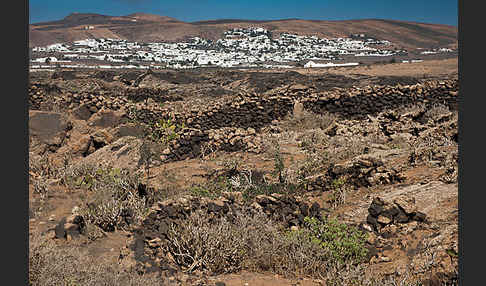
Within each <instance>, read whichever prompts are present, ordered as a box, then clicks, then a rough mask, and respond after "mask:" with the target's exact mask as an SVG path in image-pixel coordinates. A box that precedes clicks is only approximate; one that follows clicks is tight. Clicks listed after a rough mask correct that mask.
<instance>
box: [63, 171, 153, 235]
mask: <svg viewBox="0 0 486 286" xmlns="http://www.w3.org/2000/svg"><path fill="white" fill-rule="evenodd" d="M65 181H66V182H67V184H68V185H70V186H72V187H77V188H83V189H86V190H88V191H90V193H89V199H88V200H86V202H85V204H84V205H83V206H82V207H81V209H80V214H81V215H82V216H83V217H84V218H85V220H86V221H87V222H88V223H92V224H94V225H96V226H98V227H100V228H101V229H103V230H105V231H113V230H115V229H116V228H117V227H123V226H127V225H130V224H133V223H136V222H138V221H140V220H141V219H142V218H143V216H144V215H145V214H146V212H147V206H146V197H140V196H139V195H138V194H137V193H136V190H137V188H138V186H139V176H138V175H136V174H131V173H129V172H128V171H127V170H121V169H117V168H112V167H103V166H96V165H94V164H81V165H76V166H74V167H72V168H71V169H70V172H69V173H68V174H67V176H66V177H65Z"/></svg>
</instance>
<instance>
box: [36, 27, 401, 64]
mask: <svg viewBox="0 0 486 286" xmlns="http://www.w3.org/2000/svg"><path fill="white" fill-rule="evenodd" d="M388 45H390V42H388V41H381V40H376V39H371V38H367V37H365V36H364V35H362V34H361V35H359V37H349V38H335V39H324V38H318V37H316V36H299V35H294V34H288V33H284V34H281V35H280V37H279V38H277V39H273V37H272V34H271V32H270V31H268V30H266V29H264V28H259V27H250V28H236V29H232V30H228V31H226V32H225V33H224V35H223V38H221V39H219V40H217V41H211V40H207V39H202V38H199V37H194V38H191V39H189V40H188V41H186V42H178V43H137V42H128V41H126V40H122V39H86V40H80V41H75V42H73V43H70V44H67V43H59V44H53V45H49V46H46V47H35V48H32V59H31V68H45V67H46V66H50V67H52V64H54V63H55V64H56V65H57V66H60V67H83V68H86V67H88V66H90V64H87V61H88V62H89V61H91V62H93V60H94V61H95V62H96V61H100V64H95V67H98V68H195V67H208V66H217V67H267V68H268V67H270V68H271V67H292V66H295V64H296V63H302V62H307V66H309V67H313V66H319V64H315V63H313V62H312V61H333V60H338V59H340V56H342V55H351V56H353V55H354V56H356V57H359V56H392V55H395V54H396V53H400V52H403V51H396V50H386V49H380V48H378V47H386V46H388ZM46 53H47V54H49V53H56V55H58V58H57V57H54V56H51V55H49V56H45V55H46ZM36 55H44V57H40V56H38V57H37V58H35V56H36ZM59 55H60V56H59ZM311 62H312V63H311ZM354 64H355V63H351V65H354ZM91 65H93V64H91ZM335 65H337V64H333V63H332V62H328V63H326V64H321V66H335Z"/></svg>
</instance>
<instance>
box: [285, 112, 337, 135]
mask: <svg viewBox="0 0 486 286" xmlns="http://www.w3.org/2000/svg"><path fill="white" fill-rule="evenodd" d="M335 118H336V117H335V116H333V115H332V114H330V113H327V112H324V113H321V114H318V113H313V112H310V111H307V110H304V111H303V112H302V113H301V114H299V116H294V115H292V114H290V115H289V116H288V117H287V118H286V119H285V120H283V121H281V122H280V123H279V127H281V128H282V129H284V130H293V131H302V130H308V129H322V130H325V129H326V128H327V127H329V126H330V125H331V124H332V123H333V122H334V121H335Z"/></svg>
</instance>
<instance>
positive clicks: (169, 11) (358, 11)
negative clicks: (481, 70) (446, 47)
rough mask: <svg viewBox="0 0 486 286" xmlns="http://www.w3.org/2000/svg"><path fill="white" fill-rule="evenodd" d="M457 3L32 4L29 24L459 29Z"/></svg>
mask: <svg viewBox="0 0 486 286" xmlns="http://www.w3.org/2000/svg"><path fill="white" fill-rule="evenodd" d="M457 5H458V3H457V0H365V1H363V0H342V1H339V0H298V1H297V0H272V1H270V0H246V1H243V0H171V1H164V0H81V1H73V0H30V1H29V15H30V19H29V22H30V23H38V22H45V21H52V20H60V19H62V18H64V17H65V16H67V15H69V14H70V13H72V12H78V13H97V14H103V15H110V16H122V15H128V14H131V13H135V12H143V13H150V14H156V15H162V16H169V17H173V18H176V19H178V20H182V21H186V22H192V21H200V20H214V19H251V20H274V19H288V18H299V19H310V20H348V19H365V18H379V19H394V20H404V21H414V22H424V23H435V24H447V25H453V26H457V21H458V19H457V17H458V16H457Z"/></svg>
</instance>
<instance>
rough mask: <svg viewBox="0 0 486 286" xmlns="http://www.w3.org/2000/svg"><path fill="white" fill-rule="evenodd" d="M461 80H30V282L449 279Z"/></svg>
mask: <svg viewBox="0 0 486 286" xmlns="http://www.w3.org/2000/svg"><path fill="white" fill-rule="evenodd" d="M165 20H167V19H165ZM165 20H164V21H165ZM120 21H121V20H120ZM147 21H148V19H147ZM167 21H171V20H167ZM270 24H271V25H277V23H274V22H271V23H269V25H270ZM191 25H196V26H197V25H202V26H204V25H215V24H214V23H196V24H191ZM393 25H396V24H393ZM457 72H458V69H457V59H446V60H430V61H424V62H420V63H394V64H379V65H369V66H359V67H348V68H331V69H311V70H310V69H295V70H285V71H280V70H271V71H269V70H223V69H197V70H191V71H174V70H162V71H109V70H108V71H83V70H75V71H73V70H56V71H55V72H47V71H37V72H31V73H30V84H29V134H30V136H29V138H30V146H29V180H30V184H29V219H30V220H29V224H30V226H29V241H30V246H29V248H30V253H29V266H30V267H29V280H30V283H31V285H103V284H105V285H168V284H169V285H250V286H251V285H457V279H458V278H457V277H458V257H457V256H458V251H459V250H458V233H457V228H458V185H457V171H458V168H457V160H458V150H457V142H458V130H457V116H458V114H457V113H458V111H457V104H458V96H459V95H458V75H457ZM461 96H462V95H461Z"/></svg>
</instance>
